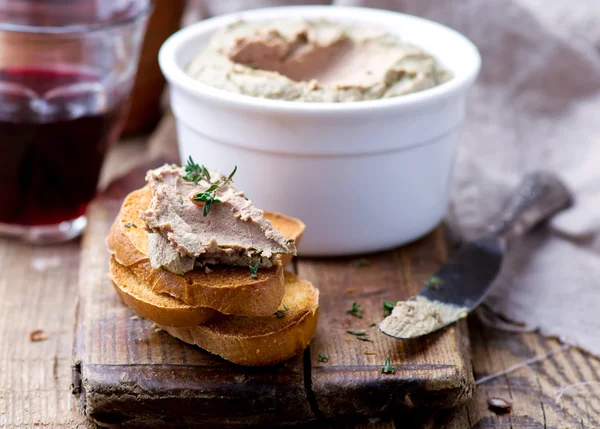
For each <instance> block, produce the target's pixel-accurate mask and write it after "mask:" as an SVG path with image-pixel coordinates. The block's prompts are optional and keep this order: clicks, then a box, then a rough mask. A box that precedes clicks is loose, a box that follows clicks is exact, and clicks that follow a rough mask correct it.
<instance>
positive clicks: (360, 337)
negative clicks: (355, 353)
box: [356, 335, 373, 343]
mask: <svg viewBox="0 0 600 429" xmlns="http://www.w3.org/2000/svg"><path fill="white" fill-rule="evenodd" d="M356 339H357V340H360V341H368V342H370V343H372V342H373V340H370V339H368V338H367V337H365V336H364V335H359V336H357V337H356Z"/></svg>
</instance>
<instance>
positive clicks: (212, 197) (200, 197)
mask: <svg viewBox="0 0 600 429" xmlns="http://www.w3.org/2000/svg"><path fill="white" fill-rule="evenodd" d="M218 187H219V185H217V184H214V185H210V187H209V188H208V189H207V190H206V191H204V192H200V193H198V194H196V196H195V197H194V201H201V202H203V203H204V209H203V210H202V216H204V217H206V216H208V213H209V212H210V208H211V207H212V205H213V204H220V203H221V200H220V199H218V198H217V197H216V192H217V189H218Z"/></svg>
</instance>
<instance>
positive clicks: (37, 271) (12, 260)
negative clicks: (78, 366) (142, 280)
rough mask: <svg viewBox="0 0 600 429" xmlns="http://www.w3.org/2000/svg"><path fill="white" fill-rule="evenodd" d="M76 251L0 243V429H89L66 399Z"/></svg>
mask: <svg viewBox="0 0 600 429" xmlns="http://www.w3.org/2000/svg"><path fill="white" fill-rule="evenodd" d="M78 249H79V243H77V242H73V243H68V244H64V245H58V246H44V247H40V246H31V245H28V244H23V243H20V242H17V241H15V240H8V239H0V272H1V273H2V275H0V427H30V426H49V427H52V426H56V427H62V426H64V427H71V428H83V427H88V425H87V423H86V421H85V420H84V419H83V418H82V417H81V416H79V414H78V413H77V410H76V409H75V403H74V401H73V402H71V400H70V399H71V395H70V392H71V388H70V384H71V371H70V363H71V352H72V331H73V312H74V304H75V296H76V294H75V289H76V284H77V269H76V268H77V265H78V260H79V256H78V253H79V252H78ZM38 329H41V330H43V331H44V333H45V334H46V335H47V336H48V339H47V340H45V341H40V342H32V341H30V338H29V334H30V332H32V331H34V330H38Z"/></svg>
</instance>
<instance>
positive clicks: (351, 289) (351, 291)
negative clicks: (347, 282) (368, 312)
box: [346, 287, 356, 293]
mask: <svg viewBox="0 0 600 429" xmlns="http://www.w3.org/2000/svg"><path fill="white" fill-rule="evenodd" d="M346 293H356V289H354V288H352V287H351V288H350V289H346Z"/></svg>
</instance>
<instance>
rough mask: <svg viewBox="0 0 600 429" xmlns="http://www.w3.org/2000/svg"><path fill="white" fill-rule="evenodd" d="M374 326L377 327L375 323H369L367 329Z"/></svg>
mask: <svg viewBox="0 0 600 429" xmlns="http://www.w3.org/2000/svg"><path fill="white" fill-rule="evenodd" d="M374 326H377V323H371V324H370V325H369V328H372V327H374Z"/></svg>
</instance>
